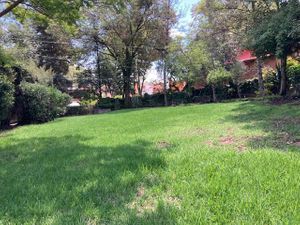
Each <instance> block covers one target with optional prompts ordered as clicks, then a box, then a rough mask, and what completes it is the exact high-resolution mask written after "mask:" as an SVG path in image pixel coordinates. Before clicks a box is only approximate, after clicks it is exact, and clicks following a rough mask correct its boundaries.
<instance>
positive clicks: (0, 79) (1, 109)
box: [0, 75, 15, 125]
mask: <svg viewBox="0 0 300 225" xmlns="http://www.w3.org/2000/svg"><path fill="white" fill-rule="evenodd" d="M14 92H15V90H14V85H13V84H12V82H10V81H9V80H8V79H7V77H6V76H3V75H0V125H1V121H3V120H6V119H7V118H8V116H9V113H10V109H11V108H12V106H13V104H14V100H15V99H14Z"/></svg>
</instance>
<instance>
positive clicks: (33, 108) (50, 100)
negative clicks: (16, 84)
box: [20, 82, 70, 123]
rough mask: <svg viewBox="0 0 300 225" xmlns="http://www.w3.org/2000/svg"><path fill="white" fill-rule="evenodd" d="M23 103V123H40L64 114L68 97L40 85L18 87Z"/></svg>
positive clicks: (25, 84) (23, 84) (27, 84)
mask: <svg viewBox="0 0 300 225" xmlns="http://www.w3.org/2000/svg"><path fill="white" fill-rule="evenodd" d="M20 88H21V96H22V102H23V115H22V117H23V118H22V119H23V122H25V123H42V122H47V121H50V120H53V119H55V118H56V117H58V116H61V115H63V114H64V113H65V112H66V107H67V104H68V103H69V102H70V96H69V95H67V94H63V93H62V92H60V91H59V90H57V89H55V88H52V87H47V86H44V85H40V84H31V83H26V82H24V83H22V84H21V85H20Z"/></svg>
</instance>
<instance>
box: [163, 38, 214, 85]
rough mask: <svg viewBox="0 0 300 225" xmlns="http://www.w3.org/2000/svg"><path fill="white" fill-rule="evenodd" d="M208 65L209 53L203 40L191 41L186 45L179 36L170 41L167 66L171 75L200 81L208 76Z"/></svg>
mask: <svg viewBox="0 0 300 225" xmlns="http://www.w3.org/2000/svg"><path fill="white" fill-rule="evenodd" d="M207 67H209V54H208V53H207V52H206V50H205V44H204V43H203V42H202V41H191V42H190V43H189V44H188V45H187V46H185V45H184V44H183V40H182V38H177V39H175V40H173V41H172V42H171V43H170V45H169V47H168V56H167V68H168V71H169V73H170V74H171V76H173V77H176V78H179V79H188V80H189V81H199V80H203V79H204V77H205V76H206V73H205V70H206V69H207Z"/></svg>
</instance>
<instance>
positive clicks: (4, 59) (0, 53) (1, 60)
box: [0, 47, 15, 68]
mask: <svg viewBox="0 0 300 225" xmlns="http://www.w3.org/2000/svg"><path fill="white" fill-rule="evenodd" d="M14 61H15V60H14V59H13V58H12V57H11V55H9V54H8V53H7V52H6V51H5V50H4V49H3V48H1V47H0V68H1V67H6V68H7V67H10V66H12V65H14Z"/></svg>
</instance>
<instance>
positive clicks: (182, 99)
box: [170, 92, 192, 105]
mask: <svg viewBox="0 0 300 225" xmlns="http://www.w3.org/2000/svg"><path fill="white" fill-rule="evenodd" d="M170 98H171V104H172V105H179V104H187V103H190V102H192V99H191V98H190V96H189V94H188V93H186V92H174V93H171V95H170Z"/></svg>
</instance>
